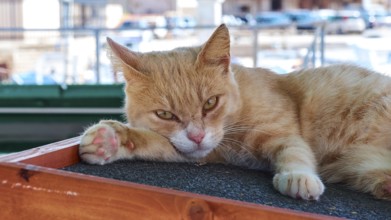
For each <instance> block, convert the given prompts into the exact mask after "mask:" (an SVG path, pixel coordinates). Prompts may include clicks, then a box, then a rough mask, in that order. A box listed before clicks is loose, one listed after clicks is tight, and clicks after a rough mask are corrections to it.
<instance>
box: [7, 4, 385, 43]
mask: <svg viewBox="0 0 391 220" xmlns="http://www.w3.org/2000/svg"><path fill="white" fill-rule="evenodd" d="M203 2H218V4H222V8H223V11H222V12H223V14H240V13H251V14H255V13H257V12H259V11H269V10H274V11H278V10H286V9H295V8H303V9H322V8H331V9H341V8H344V7H346V6H347V5H350V4H356V5H361V6H365V5H370V4H379V5H382V6H384V8H385V9H387V10H390V9H391V0H343V1H340V0H159V1H156V0H39V1H37V0H0V27H23V28H58V27H114V26H115V25H116V23H118V21H119V20H120V18H121V17H122V16H123V15H124V14H158V15H167V14H179V15H191V16H197V13H198V12H197V7H198V6H199V5H200V6H201V5H203V4H201V3H203ZM42 5H44V10H45V13H42V10H43V7H42ZM199 10H206V11H207V10H208V9H207V8H200V9H199ZM198 14H199V13H198ZM108 15H109V16H108ZM18 36H19V35H18V33H15V34H14V35H13V37H15V38H16V37H18ZM2 37H4V34H3V35H2ZM10 37H12V36H10Z"/></svg>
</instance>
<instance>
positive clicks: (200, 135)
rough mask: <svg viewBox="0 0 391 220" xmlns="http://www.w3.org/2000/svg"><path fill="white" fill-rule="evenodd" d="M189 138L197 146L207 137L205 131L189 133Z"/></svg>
mask: <svg viewBox="0 0 391 220" xmlns="http://www.w3.org/2000/svg"><path fill="white" fill-rule="evenodd" d="M187 137H188V138H189V139H190V140H191V141H193V142H194V143H196V144H200V143H201V142H202V140H203V139H204V137H205V131H198V132H194V133H192V132H189V133H187Z"/></svg>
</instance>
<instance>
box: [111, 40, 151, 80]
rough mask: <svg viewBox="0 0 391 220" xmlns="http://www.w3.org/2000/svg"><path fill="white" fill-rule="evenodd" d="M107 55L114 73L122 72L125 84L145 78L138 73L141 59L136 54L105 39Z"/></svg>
mask: <svg viewBox="0 0 391 220" xmlns="http://www.w3.org/2000/svg"><path fill="white" fill-rule="evenodd" d="M107 44H108V46H109V47H108V55H109V58H110V60H111V63H112V65H113V68H114V71H118V70H119V71H122V72H123V74H124V77H125V79H126V81H127V82H129V83H130V82H134V81H136V80H145V79H146V78H147V76H146V75H145V74H143V73H141V72H140V64H141V58H140V55H139V54H138V53H136V52H133V51H131V50H129V49H128V48H126V47H124V46H122V45H120V44H118V43H116V42H115V41H113V40H112V39H111V38H109V37H108V38H107Z"/></svg>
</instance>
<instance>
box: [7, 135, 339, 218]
mask: <svg viewBox="0 0 391 220" xmlns="http://www.w3.org/2000/svg"><path fill="white" fill-rule="evenodd" d="M78 141H79V138H72V139H68V140H65V141H61V142H57V143H54V144H50V145H45V146H42V147H38V148H34V149H31V150H27V151H22V152H20V153H15V154H11V155H6V156H2V157H0V192H1V195H2V199H1V200H0V205H1V207H2V210H6V211H2V212H0V219H14V218H18V219H24V218H30V217H32V216H34V219H53V218H56V219H133V218H134V219H338V218H336V217H332V216H325V215H319V214H312V213H306V212H299V211H294V210H289V209H284V208H276V207H271V206H265V205H259V204H253V203H247V202H241V201H235V200H229V199H224V198H218V197H212V196H206V195H198V194H195V193H188V192H182V191H177V190H170V189H165V188H160V187H154V186H147V185H141V184H136V183H130V182H124V181H119V180H113V179H107V178H102V177H95V176H89V175H84V174H78V173H71V172H67V171H62V170H57V169H53V168H60V167H64V166H69V165H72V164H74V163H77V162H79V159H78V154H77V147H78V143H79V142H78ZM75 157H76V158H75Z"/></svg>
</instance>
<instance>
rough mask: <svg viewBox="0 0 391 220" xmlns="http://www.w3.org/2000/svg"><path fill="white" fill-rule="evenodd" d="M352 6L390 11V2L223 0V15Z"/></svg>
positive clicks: (383, 0) (362, 0)
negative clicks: (380, 6)
mask: <svg viewBox="0 0 391 220" xmlns="http://www.w3.org/2000/svg"><path fill="white" fill-rule="evenodd" d="M352 4H354V5H360V6H361V7H366V6H369V5H372V4H377V5H382V6H383V7H384V8H385V9H387V10H388V11H390V10H391V0H343V1H341V0H225V2H224V4H223V10H224V14H234V15H240V14H242V13H250V14H255V13H257V12H259V11H281V10H289V9H326V8H329V9H343V8H345V7H347V6H349V5H352Z"/></svg>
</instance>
